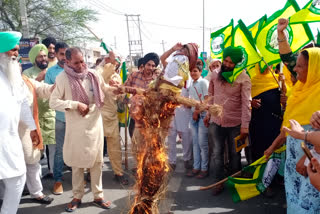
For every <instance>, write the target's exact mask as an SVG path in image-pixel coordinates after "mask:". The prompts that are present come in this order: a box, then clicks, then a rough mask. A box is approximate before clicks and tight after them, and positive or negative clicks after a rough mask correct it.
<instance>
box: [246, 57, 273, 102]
mask: <svg viewBox="0 0 320 214" xmlns="http://www.w3.org/2000/svg"><path fill="white" fill-rule="evenodd" d="M254 69H255V70H256V71H255V75H254V76H253V77H252V78H251V96H252V98H253V97H255V96H258V95H259V94H261V93H263V92H266V91H269V90H271V89H275V88H278V87H279V86H278V84H277V82H276V80H275V79H274V78H273V76H272V74H271V72H268V73H267V74H261V72H260V67H259V63H257V64H256V66H255V68H254ZM265 72H266V71H265ZM275 76H276V78H278V75H277V74H275Z"/></svg>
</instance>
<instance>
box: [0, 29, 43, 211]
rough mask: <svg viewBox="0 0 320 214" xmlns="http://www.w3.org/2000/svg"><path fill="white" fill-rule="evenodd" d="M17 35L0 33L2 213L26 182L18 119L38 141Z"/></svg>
mask: <svg viewBox="0 0 320 214" xmlns="http://www.w3.org/2000/svg"><path fill="white" fill-rule="evenodd" d="M20 38H21V33H19V32H13V31H12V32H0V91H1V94H0V99H1V100H2V101H3V102H5V103H4V104H3V105H0V180H1V181H2V182H3V183H4V191H3V193H4V194H3V203H2V207H1V210H0V213H1V214H14V213H16V212H17V209H18V206H19V202H20V198H21V194H22V190H23V187H24V184H25V181H26V164H25V160H24V154H23V148H22V144H21V140H20V138H19V133H18V124H19V121H21V122H23V123H24V124H25V125H26V126H27V127H28V129H29V130H31V132H30V137H31V139H32V142H33V143H34V144H35V145H36V144H38V143H39V142H40V141H39V136H38V134H37V127H36V124H35V122H34V120H33V117H32V113H31V110H30V108H29V104H28V100H27V97H26V94H25V91H24V88H23V80H22V77H21V72H20V66H19V63H18V62H17V57H18V51H19V41H20Z"/></svg>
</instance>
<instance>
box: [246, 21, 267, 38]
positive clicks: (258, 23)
mask: <svg viewBox="0 0 320 214" xmlns="http://www.w3.org/2000/svg"><path fill="white" fill-rule="evenodd" d="M266 21H267V15H264V16H262V17H261V18H260V19H259V20H258V21H255V22H254V23H253V24H251V25H249V26H248V30H249V31H250V32H251V34H252V38H253V39H255V38H256V35H257V33H258V31H259V30H260V29H262V27H263V25H264V24H265V23H266Z"/></svg>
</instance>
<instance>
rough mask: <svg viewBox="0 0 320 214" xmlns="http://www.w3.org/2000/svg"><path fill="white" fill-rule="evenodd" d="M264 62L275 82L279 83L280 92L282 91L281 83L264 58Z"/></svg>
mask: <svg viewBox="0 0 320 214" xmlns="http://www.w3.org/2000/svg"><path fill="white" fill-rule="evenodd" d="M262 60H263V62H264V63H265V64H266V66H267V69H269V71H270V72H271V74H272V76H273V78H274V80H275V81H276V82H277V84H278V86H279V90H280V89H281V86H280V83H279V81H278V80H277V77H276V76H275V75H274V73H273V71H272V70H271V69H270V68H269V65H268V63H267V62H266V61H265V60H264V59H263V58H262Z"/></svg>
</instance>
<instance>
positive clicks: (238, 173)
mask: <svg viewBox="0 0 320 214" xmlns="http://www.w3.org/2000/svg"><path fill="white" fill-rule="evenodd" d="M240 174H241V170H240V171H239V172H236V173H234V174H233V175H231V176H229V177H235V176H238V175H240ZM227 180H228V177H227V178H225V179H223V180H221V181H219V182H217V183H214V184H211V185H209V186H205V187H200V189H199V190H208V189H211V188H213V187H216V186H218V185H220V184H223V183H225V182H226V181H227Z"/></svg>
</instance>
